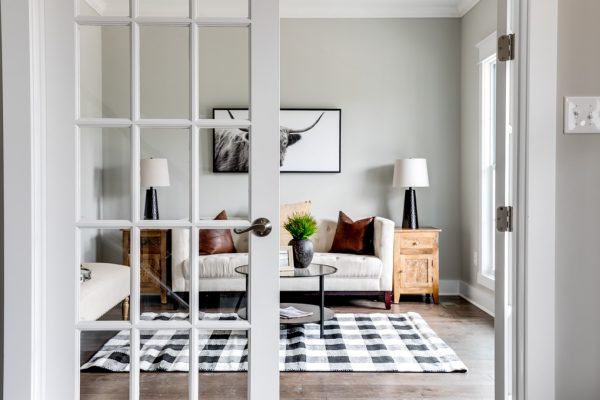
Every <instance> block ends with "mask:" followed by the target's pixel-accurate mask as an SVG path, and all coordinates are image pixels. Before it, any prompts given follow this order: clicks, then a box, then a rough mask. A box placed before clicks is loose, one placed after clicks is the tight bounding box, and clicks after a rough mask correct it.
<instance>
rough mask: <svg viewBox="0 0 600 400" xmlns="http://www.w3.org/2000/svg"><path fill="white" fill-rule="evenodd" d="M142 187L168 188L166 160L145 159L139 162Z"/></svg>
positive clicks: (167, 165) (167, 164)
mask: <svg viewBox="0 0 600 400" xmlns="http://www.w3.org/2000/svg"><path fill="white" fill-rule="evenodd" d="M140 171H141V181H140V184H141V186H142V187H159V186H169V185H170V184H171V182H170V180H169V163H168V162H167V159H166V158H145V159H142V160H140Z"/></svg>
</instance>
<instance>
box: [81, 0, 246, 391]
mask: <svg viewBox="0 0 600 400" xmlns="http://www.w3.org/2000/svg"><path fill="white" fill-rule="evenodd" d="M238 4H239V2H238ZM79 6H80V4H79V0H78V1H76V2H75V10H76V14H75V15H76V16H75V19H74V20H75V38H76V39H75V43H76V67H77V72H78V73H77V76H76V105H77V109H76V118H75V121H76V123H75V140H76V143H77V144H80V143H81V142H82V135H84V134H85V131H86V130H90V129H99V130H104V129H109V128H120V129H127V130H128V131H129V141H130V142H129V146H130V149H129V168H130V171H129V176H128V177H127V180H128V181H129V185H130V190H129V192H130V199H129V204H128V208H129V212H128V213H125V214H126V216H127V215H129V218H122V219H114V218H113V219H102V218H101V217H102V214H99V216H100V217H99V218H90V215H89V214H88V215H86V213H85V212H83V209H82V198H81V192H82V189H83V185H82V184H81V181H80V179H81V178H82V177H81V173H80V172H79V165H80V163H81V157H82V151H81V148H80V147H79V146H78V145H77V146H76V149H77V150H76V151H77V156H76V159H77V161H78V162H77V166H78V173H77V180H78V182H77V184H76V192H77V208H76V221H77V223H76V227H77V233H78V238H79V239H78V240H79V241H80V242H81V240H82V232H84V231H90V230H94V229H96V230H113V231H118V230H128V231H129V236H130V241H129V249H128V250H129V254H130V259H129V262H130V265H131V275H130V277H131V279H130V281H131V283H130V292H131V295H130V299H131V300H130V319H129V320H126V321H117V320H115V321H82V320H80V319H79V315H80V313H79V311H80V310H79V309H78V310H77V312H76V315H77V321H76V322H75V326H76V329H77V332H78V337H80V336H81V334H83V333H84V332H88V331H99V330H103V331H106V330H114V331H121V330H125V331H129V333H130V335H129V336H130V342H129V344H130V349H131V350H130V351H131V353H130V389H129V390H130V398H133V399H137V398H139V395H140V392H139V386H140V368H139V367H140V360H139V354H140V332H142V331H148V330H157V329H183V330H187V331H189V332H190V373H189V393H190V398H191V399H195V398H197V393H198V377H197V374H196V373H191V372H192V371H197V362H198V348H197V345H196V341H197V333H198V332H200V331H201V330H207V329H216V330H246V331H247V330H249V329H250V323H249V322H248V321H204V320H200V319H199V318H198V302H199V299H198V287H197V286H198V279H197V275H198V271H197V267H196V266H197V261H198V250H199V249H198V247H199V246H198V230H199V229H207V228H234V227H240V228H241V227H247V226H249V225H250V223H249V221H248V220H229V221H206V220H202V219H201V218H202V216H201V215H199V210H198V198H199V188H198V166H199V161H200V154H199V153H200V148H199V144H200V138H199V135H200V129H209V128H237V127H240V128H250V129H251V122H250V120H235V121H231V120H214V119H205V118H200V117H199V107H198V105H199V95H200V94H199V91H198V70H199V54H198V35H199V31H200V28H201V27H205V26H206V27H221V26H222V27H231V26H234V27H245V28H247V29H249V28H250V25H251V23H250V20H249V19H248V18H247V17H244V16H242V17H240V18H230V17H227V16H222V17H219V18H209V17H207V16H206V15H204V14H203V13H202V12H200V11H199V10H198V9H197V5H196V2H195V1H192V2H191V4H190V14H188V15H193V16H195V17H193V18H188V17H185V16H183V15H175V16H168V17H164V16H146V15H142V14H146V13H141V12H140V11H141V9H140V4H139V3H138V1H136V0H133V1H132V2H131V4H130V6H129V7H130V10H129V13H125V12H123V11H122V10H121V11H116V12H114V13H110V12H109V13H108V15H106V16H95V15H90V13H84V12H79V11H78V7H79ZM121 7H122V5H121ZM126 14H128V15H129V16H126ZM247 14H248V15H249V12H248V13H247ZM153 26H156V27H177V28H182V27H183V28H187V29H188V30H189V52H188V59H189V60H188V62H189V82H190V86H191V90H190V93H189V94H188V96H189V102H188V106H187V108H188V109H189V112H188V117H187V118H185V117H184V118H181V116H179V115H178V116H177V118H154V117H153V116H152V115H144V117H148V118H142V117H141V115H142V113H141V98H140V97H141V96H140V90H141V83H140V82H141V72H140V66H141V65H140V62H141V58H140V39H141V29H142V27H144V28H147V27H153ZM81 27H85V28H84V29H85V30H88V29H99V30H100V31H102V30H110V29H103V28H104V27H106V28H110V27H120V29H121V31H123V29H128V30H129V34H128V36H129V37H128V40H129V43H128V45H129V57H130V64H129V66H128V69H129V82H128V85H129V96H130V99H129V104H127V106H128V109H127V112H123V113H116V114H114V113H113V114H111V113H104V112H101V111H100V112H95V113H94V112H92V113H89V112H86V110H85V107H82V103H81V99H82V92H81V78H82V77H84V76H82V73H81V71H82V70H81V67H82V66H81V61H82V60H81V57H80V56H81V45H82V40H81V29H80V28H81ZM95 27H100V28H95ZM84 42H85V41H84ZM83 44H85V43H83ZM248 46H249V43H248ZM100 103H101V102H100ZM248 104H249V99H248ZM97 106H98V105H97ZM99 106H100V108H102V107H103V104H99ZM147 129H188V130H189V135H190V140H189V146H190V149H189V154H190V163H189V164H190V167H189V194H188V198H189V204H188V208H189V213H188V215H187V218H184V219H183V220H181V219H177V220H156V221H149V220H144V219H142V211H143V210H142V209H141V208H142V206H141V204H140V203H141V200H142V197H141V193H140V192H141V187H140V177H139V163H140V159H141V158H142V149H141V140H142V135H143V132H144V130H147ZM120 216H121V215H119V217H120ZM151 228H162V229H174V228H187V229H189V231H190V232H191V240H190V246H189V251H190V255H191V256H190V264H191V268H190V271H191V272H190V279H189V282H190V291H189V293H190V296H189V302H190V318H189V319H188V320H187V321H142V320H141V319H140V277H141V272H140V262H141V259H140V249H141V243H140V240H141V231H142V230H144V229H151ZM77 249H78V250H77V253H78V254H77V259H78V260H79V262H78V265H77V268H76V270H77V274H76V287H77V288H78V290H77V301H76V304H77V305H79V301H78V300H79V287H80V286H79V264H81V262H83V261H84V257H83V254H81V253H82V251H81V249H80V246H77ZM77 354H78V355H79V344H78V348H77ZM78 363H79V360H78Z"/></svg>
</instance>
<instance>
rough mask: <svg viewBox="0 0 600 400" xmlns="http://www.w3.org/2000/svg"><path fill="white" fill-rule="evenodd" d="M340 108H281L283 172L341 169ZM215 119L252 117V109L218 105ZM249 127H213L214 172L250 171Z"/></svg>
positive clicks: (336, 171)
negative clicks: (219, 106)
mask: <svg viewBox="0 0 600 400" xmlns="http://www.w3.org/2000/svg"><path fill="white" fill-rule="evenodd" d="M341 115H342V111H341V110H340V109H281V111H280V116H279V120H280V128H279V145H280V147H279V148H280V159H279V167H280V171H281V172H314V173H318V172H328V173H339V172H341V154H340V153H341ZM213 118H215V119H225V120H226V119H240V120H246V119H248V109H239V108H238V109H236V108H215V109H213ZM251 134H252V131H251V130H249V129H248V128H219V129H214V131H213V172H248V159H249V156H250V135H251Z"/></svg>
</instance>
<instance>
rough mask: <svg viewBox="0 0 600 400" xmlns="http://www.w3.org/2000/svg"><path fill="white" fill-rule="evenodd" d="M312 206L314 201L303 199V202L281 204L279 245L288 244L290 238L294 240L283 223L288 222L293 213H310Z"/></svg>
mask: <svg viewBox="0 0 600 400" xmlns="http://www.w3.org/2000/svg"><path fill="white" fill-rule="evenodd" d="M311 208H312V203H311V202H310V201H303V202H301V203H290V204H282V205H281V206H279V223H280V227H279V245H280V246H287V245H288V243H289V242H290V240H292V235H290V234H289V233H288V231H286V230H285V229H284V228H283V225H284V224H285V223H286V221H287V219H288V218H289V217H290V216H291V215H292V214H310V211H311Z"/></svg>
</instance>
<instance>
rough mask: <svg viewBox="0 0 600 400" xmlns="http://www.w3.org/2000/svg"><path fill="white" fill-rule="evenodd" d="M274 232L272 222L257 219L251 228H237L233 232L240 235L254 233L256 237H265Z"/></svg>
mask: <svg viewBox="0 0 600 400" xmlns="http://www.w3.org/2000/svg"><path fill="white" fill-rule="evenodd" d="M272 230H273V227H272V226H271V221H269V220H268V219H266V218H257V219H255V220H254V221H252V225H250V226H249V227H247V228H245V229H241V228H235V229H234V230H233V231H234V232H235V233H237V234H238V235H239V234H242V233H246V232H250V231H252V233H254V234H255V235H256V236H260V237H264V236H267V235H268V234H269V233H271V231H272Z"/></svg>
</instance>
